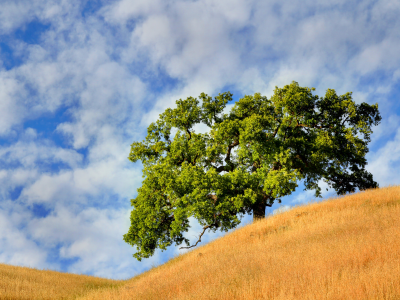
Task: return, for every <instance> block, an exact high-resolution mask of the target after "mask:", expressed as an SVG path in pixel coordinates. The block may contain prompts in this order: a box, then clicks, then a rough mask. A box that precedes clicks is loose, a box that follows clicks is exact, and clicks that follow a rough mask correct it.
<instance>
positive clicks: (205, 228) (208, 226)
mask: <svg viewBox="0 0 400 300" xmlns="http://www.w3.org/2000/svg"><path fill="white" fill-rule="evenodd" d="M212 226H216V224H215V222H214V223H213V224H211V225H207V226H205V227H203V229H204V230H203V232H202V233H201V234H200V236H199V240H198V241H197V242H196V244H194V245H192V246H190V247H180V248H179V249H189V248H193V247H196V246H197V244H198V243H199V242H201V237H202V236H203V234H204V232H205V231H206V230H207V228H210V227H212Z"/></svg>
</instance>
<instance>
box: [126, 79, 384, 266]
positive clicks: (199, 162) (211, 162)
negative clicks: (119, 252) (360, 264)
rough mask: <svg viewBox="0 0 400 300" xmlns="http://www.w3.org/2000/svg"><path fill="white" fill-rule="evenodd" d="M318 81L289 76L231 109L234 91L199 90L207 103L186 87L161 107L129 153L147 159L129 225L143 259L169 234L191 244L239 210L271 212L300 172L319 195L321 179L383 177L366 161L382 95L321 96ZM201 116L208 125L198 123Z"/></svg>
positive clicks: (360, 183) (351, 188) (362, 185)
mask: <svg viewBox="0 0 400 300" xmlns="http://www.w3.org/2000/svg"><path fill="white" fill-rule="evenodd" d="M312 90H313V91H314V90H315V88H311V89H310V88H307V87H304V88H303V87H299V85H298V83H297V82H295V81H293V82H292V83H291V84H290V85H286V86H285V87H284V88H282V89H280V88H278V87H276V88H275V90H274V95H273V96H272V97H271V98H270V99H269V100H268V99H267V97H265V96H261V95H260V94H259V93H256V94H254V96H245V97H244V98H242V99H240V100H239V101H238V102H236V103H235V105H234V107H233V108H232V110H231V111H230V113H229V115H228V114H222V111H223V109H224V108H225V106H226V104H227V103H228V102H229V101H231V100H232V94H231V93H230V92H226V93H222V94H219V95H218V96H216V97H214V100H213V99H212V97H209V96H208V95H206V94H204V93H202V94H201V95H200V96H199V98H200V99H201V100H202V104H201V106H200V105H199V100H197V99H196V98H192V97H188V98H187V99H186V100H181V99H180V100H178V101H176V104H177V108H175V109H171V108H168V109H166V110H165V112H164V113H162V114H160V117H159V119H158V120H157V122H155V123H151V124H150V126H149V127H148V129H147V137H146V140H144V141H142V142H134V143H133V144H132V146H131V152H130V155H129V159H130V160H131V161H132V162H136V161H137V160H141V161H142V163H143V166H144V169H143V178H144V180H143V183H142V186H141V187H140V188H139V189H138V195H137V197H136V198H135V199H132V200H131V204H132V206H133V207H134V208H133V210H132V212H131V217H130V220H131V226H130V228H129V231H128V233H127V234H125V235H124V241H125V242H127V243H129V244H131V245H132V246H136V248H137V250H138V252H137V253H135V254H134V255H133V256H134V257H135V258H136V259H137V260H139V261H141V258H148V257H150V256H152V255H153V254H154V251H155V249H156V248H160V249H163V250H166V247H168V246H170V245H171V244H172V243H173V242H175V243H176V244H177V245H180V244H181V243H182V242H183V241H185V243H186V246H188V247H181V248H191V247H194V246H196V245H197V243H198V242H200V241H201V236H202V235H203V234H204V232H205V231H206V230H207V229H209V230H213V232H215V231H216V230H217V229H220V230H221V231H222V230H224V231H225V232H226V231H228V230H229V229H232V228H235V227H236V226H237V225H238V224H239V223H240V221H239V219H238V218H237V215H238V214H239V215H243V214H246V213H251V212H253V218H254V220H258V219H262V218H265V208H266V206H272V204H273V203H274V201H275V200H277V201H278V202H280V198H281V197H284V196H287V195H290V194H291V193H292V192H294V191H295V189H296V187H297V182H298V181H299V180H304V185H305V190H311V189H313V190H315V195H316V196H317V197H320V195H321V193H320V192H321V188H320V187H319V186H318V181H319V180H320V179H323V180H324V181H326V182H327V183H328V185H329V186H330V187H333V188H334V189H335V191H336V192H337V193H338V194H339V195H342V194H345V193H347V192H355V190H356V188H358V189H359V190H365V189H368V188H376V187H378V184H377V183H376V182H375V181H373V178H372V174H370V173H368V172H367V171H366V170H365V166H366V165H367V161H366V159H365V155H366V153H367V152H368V148H367V144H368V143H369V142H370V135H371V133H372V130H371V126H372V125H378V124H379V122H380V121H381V116H380V114H379V111H378V104H374V105H369V104H367V103H361V104H355V102H354V101H353V100H352V97H351V95H352V93H351V92H349V93H346V94H345V95H342V96H337V95H336V92H335V90H333V89H328V90H327V91H326V94H325V97H323V98H319V97H318V95H316V96H314V95H312V92H311V91H312ZM198 123H204V124H206V125H207V126H208V127H209V128H210V132H209V133H205V134H202V133H195V131H194V130H193V126H195V125H196V124H198ZM173 127H174V128H176V129H177V133H176V134H175V136H174V138H173V139H172V140H171V138H170V136H171V129H172V128H173ZM191 216H193V217H195V218H196V219H197V220H198V221H199V223H200V224H201V225H202V226H203V231H202V233H201V235H200V237H199V240H198V241H197V243H196V244H195V245H192V246H190V247H189V245H190V243H189V240H188V239H186V238H184V237H183V235H182V233H183V232H187V231H188V228H189V227H190V226H189V221H188V218H189V217H191Z"/></svg>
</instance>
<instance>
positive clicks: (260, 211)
mask: <svg viewBox="0 0 400 300" xmlns="http://www.w3.org/2000/svg"><path fill="white" fill-rule="evenodd" d="M265 207H266V205H265V203H262V202H259V203H256V204H255V205H254V207H253V223H254V222H256V221H261V220H264V219H265Z"/></svg>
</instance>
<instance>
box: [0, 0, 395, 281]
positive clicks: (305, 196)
mask: <svg viewBox="0 0 400 300" xmlns="http://www.w3.org/2000/svg"><path fill="white" fill-rule="evenodd" d="M399 14H400V2H399V1H397V0H374V1H370V0H364V1H347V0H333V1H325V0H317V1H309V0H301V1H300V0H293V1H280V0H276V1H275V0H274V1H272V0H266V1H254V0H219V1H211V0H198V1H189V0H174V1H172V0H120V1H111V0H92V1H87V0H36V1H31V0H0V263H6V264H11V265H16V266H28V267H33V268H37V269H41V270H56V271H62V272H70V273H75V274H87V275H94V276H100V277H105V278H112V279H128V278H131V277H133V276H135V275H138V274H140V273H142V272H144V271H146V270H149V269H151V268H152V267H153V266H157V265H160V264H163V263H165V262H167V261H168V260H169V259H171V258H173V257H175V256H176V255H179V254H183V253H185V252H187V251H189V250H186V249H182V250H179V249H178V248H179V247H181V246H184V245H180V246H176V245H173V246H170V247H169V248H168V249H167V251H161V250H157V251H156V252H155V254H154V256H152V257H151V258H148V259H143V260H142V261H141V262H138V261H137V260H136V259H135V258H133V257H132V255H133V253H135V252H136V248H134V247H132V246H130V245H129V244H127V243H125V242H124V241H123V235H124V234H125V233H127V232H128V229H129V226H130V220H129V215H130V211H131V209H132V208H131V206H130V199H132V198H135V197H136V196H137V189H138V188H139V187H140V186H141V182H142V180H143V178H142V169H143V166H142V165H141V163H140V162H138V163H132V162H130V161H129V160H128V159H127V157H128V155H129V152H130V145H131V144H132V143H133V142H134V141H142V140H143V139H145V137H146V134H147V127H148V126H149V125H150V123H151V122H155V121H156V120H157V119H158V116H159V114H161V113H163V112H164V110H165V109H167V108H174V107H176V104H175V101H176V100H178V99H186V98H187V97H189V96H192V97H198V96H199V95H200V94H201V93H202V92H204V93H206V94H208V95H210V96H213V97H214V96H216V95H218V93H222V92H226V91H230V92H231V93H233V100H234V101H232V102H230V103H229V104H228V105H227V107H226V109H225V111H224V112H225V113H228V112H229V111H230V109H231V108H232V106H233V105H234V102H236V101H238V100H239V99H240V98H242V97H243V96H244V95H253V94H254V93H261V94H262V95H264V96H267V98H270V97H271V96H272V95H273V90H274V89H275V86H278V87H279V88H282V87H283V86H285V85H287V84H290V83H291V82H292V81H297V82H298V83H299V85H300V86H302V87H305V86H306V87H315V89H316V90H315V91H313V94H314V95H319V96H320V97H323V96H325V92H326V90H327V89H335V90H336V92H337V94H338V95H342V94H345V93H347V92H353V95H352V96H353V100H354V101H355V102H356V103H357V104H360V103H362V102H367V103H368V104H375V103H378V105H379V111H380V113H381V115H382V118H383V119H382V122H381V124H380V125H378V126H377V127H373V128H372V129H373V132H374V133H373V134H372V136H371V142H370V144H369V150H370V152H369V153H368V154H367V156H366V158H367V161H368V165H367V167H366V169H367V170H368V171H369V172H371V173H372V174H373V176H374V180H375V181H377V182H378V183H379V185H380V187H385V186H389V185H398V184H399V182H400V130H399V129H398V128H399V125H400V117H399V115H400V106H399V96H400V51H399V49H400V31H399V30H398V29H399V28H400V18H399V17H398V16H399ZM195 129H196V130H197V132H202V130H204V127H198V128H195ZM203 132H206V131H203ZM320 187H321V188H322V196H323V199H327V198H328V197H332V196H334V195H335V192H334V190H331V189H329V188H328V191H326V189H325V188H327V187H328V186H327V184H326V183H324V182H323V181H321V182H320ZM303 189H304V185H303V184H302V183H301V182H300V183H299V187H298V188H297V190H296V192H295V193H293V194H292V195H290V196H287V197H284V198H282V203H281V204H278V203H276V204H274V205H273V206H272V207H271V208H269V207H267V209H266V213H267V214H268V215H269V214H273V213H276V212H279V211H284V210H287V209H290V208H291V207H293V206H295V205H301V204H306V203H308V201H311V200H313V199H315V198H314V191H303ZM318 201H321V199H318ZM251 221H252V215H251V214H250V215H246V216H245V217H244V218H243V219H242V223H241V224H240V226H239V227H241V226H245V225H247V224H249V223H251ZM190 225H191V226H192V227H191V229H190V230H189V232H186V233H185V234H184V236H185V237H186V238H188V239H189V240H190V241H191V243H193V242H196V241H197V239H198V236H199V234H200V233H201V232H202V230H201V226H200V224H199V223H198V222H197V220H196V219H194V218H190ZM231 231H232V230H231ZM229 232H230V231H229ZM229 232H228V233H229ZM226 234H227V233H225V232H218V231H217V232H216V233H213V232H208V231H207V232H206V233H205V234H204V235H203V237H202V243H199V245H205V244H206V243H208V242H210V241H212V240H214V239H215V238H219V237H222V236H224V235H226ZM194 249H196V248H194ZM191 250H192V249H191Z"/></svg>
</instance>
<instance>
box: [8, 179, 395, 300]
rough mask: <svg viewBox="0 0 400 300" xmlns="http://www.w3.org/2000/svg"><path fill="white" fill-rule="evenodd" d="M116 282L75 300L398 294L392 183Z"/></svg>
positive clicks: (256, 227)
mask: <svg viewBox="0 0 400 300" xmlns="http://www.w3.org/2000/svg"><path fill="white" fill-rule="evenodd" d="M41 272H45V271H41ZM46 272H47V271H46ZM15 273H16V275H15V277H16V278H19V279H18V282H19V284H14V287H13V288H10V289H15V288H16V287H17V286H19V287H21V288H22V287H23V285H24V284H23V282H24V281H23V280H24V278H25V276H26V275H24V276H22V275H19V274H21V273H19V272H18V271H15ZM1 274H2V271H1V269H0V275H1ZM38 274H39V273H38ZM32 276H33V275H32ZM36 276H38V275H36ZM75 276H79V275H75ZM81 278H82V282H84V281H85V280H87V279H86V278H85V277H84V276H82V277H81ZM54 282H57V280H56V279H54ZM110 284H111V281H110ZM119 284H121V286H119V287H117V288H109V287H101V288H100V286H99V288H98V289H96V290H92V291H87V290H86V291H85V292H84V293H82V294H81V295H82V296H81V297H78V298H77V299H80V300H89V299H135V300H140V299H143V300H144V299H146V300H152V299H154V300H160V299H182V300H183V299H185V300H195V299H213V300H214V299H215V300H217V299H221V300H222V299H224V300H225V299H247V300H253V299H276V300H279V299H284V300H287V299H302V300H307V299H318V300H320V299H334V300H339V299H346V300H347V299H354V300H357V299H363V300H364V299H379V300H386V299H387V300H389V299H391V300H394V299H400V186H394V187H386V188H381V189H373V190H368V191H365V192H361V193H355V194H351V195H348V196H345V197H339V198H331V199H328V200H325V201H322V202H319V203H312V204H308V205H304V206H298V207H295V208H293V209H291V210H289V211H287V212H284V213H281V214H278V215H275V216H270V217H268V218H266V219H265V220H262V221H260V222H257V223H253V224H249V225H247V226H244V227H241V228H239V229H237V230H235V231H233V232H231V233H229V234H227V235H225V236H224V237H222V238H219V239H216V240H214V241H212V242H210V243H208V244H206V245H204V246H201V247H198V248H194V250H193V251H190V252H188V253H186V254H184V255H180V256H177V257H175V258H174V259H172V260H170V261H169V262H167V263H166V264H164V265H161V266H158V267H156V268H153V269H151V270H149V271H147V272H145V273H142V274H140V275H138V276H136V277H134V278H131V279H128V280H126V281H124V282H122V281H121V282H119ZM10 285H11V283H10ZM5 286H6V287H7V285H5ZM0 287H2V282H1V283H0ZM0 291H1V290H0ZM28 292H29V291H28ZM10 293H11V292H10ZM48 294H50V293H48ZM6 295H7V294H6ZM10 295H11V294H10ZM33 295H35V294H33ZM36 295H39V293H37V294H36ZM2 299H27V298H2ZM30 299H44V298H30ZM46 299H61V298H46Z"/></svg>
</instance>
